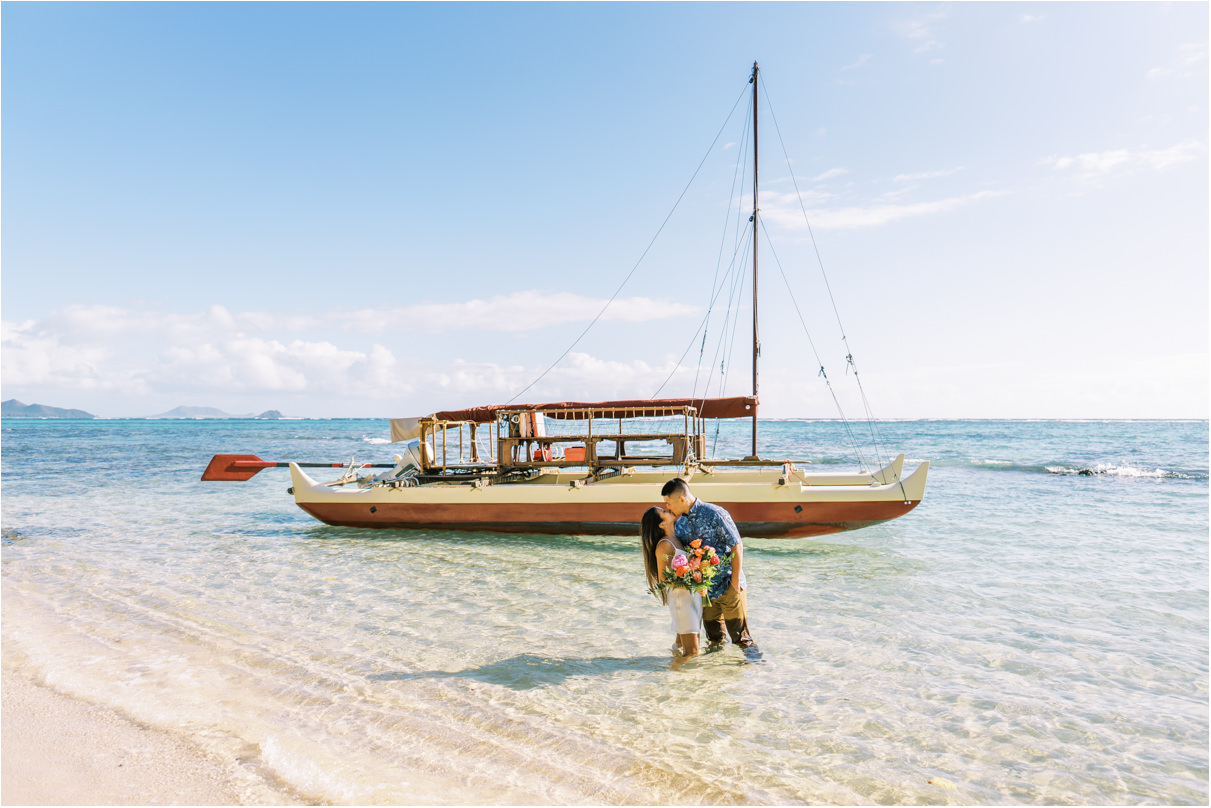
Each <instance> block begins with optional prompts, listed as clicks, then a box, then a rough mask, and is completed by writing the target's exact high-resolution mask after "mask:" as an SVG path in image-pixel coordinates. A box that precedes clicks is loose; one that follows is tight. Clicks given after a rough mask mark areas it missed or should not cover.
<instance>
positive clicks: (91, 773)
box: [0, 670, 306, 805]
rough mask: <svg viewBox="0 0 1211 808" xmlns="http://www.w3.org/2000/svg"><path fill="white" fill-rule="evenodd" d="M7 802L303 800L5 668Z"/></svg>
mask: <svg viewBox="0 0 1211 808" xmlns="http://www.w3.org/2000/svg"><path fill="white" fill-rule="evenodd" d="M2 744H3V750H2V751H3V772H2V777H3V779H2V783H3V784H2V786H0V802H2V803H3V804H4V805H302V804H306V803H304V802H302V801H300V800H299V798H298V797H297V796H294V795H290V794H287V793H284V792H282V791H279V790H277V789H275V788H274V787H272V786H271V785H269V784H266V783H264V782H263V781H259V782H257V781H254V780H255V778H250V773H249V772H247V771H244V770H242V769H241V768H240V767H239V766H238V764H237V763H235V762H234V761H224V760H220V759H218V758H216V757H214V756H212V755H209V754H207V753H206V752H204V751H202V750H201V749H199V748H198V747H196V746H194V745H193V744H191V743H189V742H188V741H187V740H185V739H183V738H179V737H177V736H174V735H171V734H169V733H166V732H160V731H157V730H154V729H149V728H147V727H144V726H140V725H138V724H136V723H134V722H131V721H129V720H127V719H125V718H123V717H122V716H120V715H119V714H117V713H115V712H113V711H112V710H108V709H105V708H103V707H98V706H96V705H92V704H89V703H87V702H83V701H79V700H77V699H73V698H69V697H67V696H64V695H62V694H60V693H57V692H55V691H54V690H51V689H49V688H46V687H43V686H41V685H38V684H35V683H33V682H30V681H28V680H26V679H24V678H21V677H20V676H19V675H17V674H14V673H13V672H11V671H9V670H5V671H4V672H3V736H2Z"/></svg>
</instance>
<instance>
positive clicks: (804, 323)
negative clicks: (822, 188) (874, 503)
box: [761, 222, 883, 466]
mask: <svg viewBox="0 0 1211 808" xmlns="http://www.w3.org/2000/svg"><path fill="white" fill-rule="evenodd" d="M761 232H762V233H765V241H766V244H767V245H768V246H769V251H770V253H771V254H772V255H773V256H774V263H775V264H776V265H777V266H778V272H779V274H781V275H782V282H783V283H784V284H786V293H787V294H788V295H790V299H791V303H793V304H794V306H795V314H797V315H799V324H800V325H802V326H803V333H804V334H805V335H806V336H807V344H808V345H810V346H811V348H812V354H813V355H814V356H815V357H816V364H817V365H819V366H820V373H819V376H820V377H821V378H823V379H824V386H825V387H827V388H828V393H829V395H831V396H832V397H833V403H834V404H836V405H837V412H838V413H839V414H840V415H841V423H842V424H843V425H844V426H845V433H846V434H847V435H849V440H850V442H851V443H852V444H853V446H854V454H855V455H857V458H858V465H859V466H863V465H865V461H864V460H863V458H862V449H861V448H860V447H859V445H858V440H857V438H856V437H855V436H854V433H853V430H852V429H850V426H849V419H848V418H846V417H845V410H844V409H843V408H842V407H841V402H840V400H839V399H838V398H837V391H836V390H834V389H833V384H832V382H830V381H829V380H828V373H826V372H825V370H824V363H823V362H821V361H820V352H819V351H817V350H816V343H815V341H814V340H813V339H812V335H811V332H810V331H809V330H808V328H807V321H806V320H804V319H803V312H801V311H800V310H799V301H798V300H796V299H795V293H794V291H793V290H792V289H791V282H790V279H789V278H787V277H786V271H785V270H784V269H783V268H782V261H781V260H780V259H779V258H778V251H777V250H775V249H774V242H773V241H772V240H771V239H770V237H769V231H767V230H766V229H765V222H761ZM875 454H876V456H878V448H877V447H876V449H875ZM879 465H880V466H882V465H883V461H882V459H881V458H880V460H879Z"/></svg>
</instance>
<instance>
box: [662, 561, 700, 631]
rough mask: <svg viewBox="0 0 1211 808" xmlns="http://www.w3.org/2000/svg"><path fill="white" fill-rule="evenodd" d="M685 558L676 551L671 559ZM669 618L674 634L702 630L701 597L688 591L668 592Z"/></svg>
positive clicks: (675, 590) (674, 590)
mask: <svg viewBox="0 0 1211 808" xmlns="http://www.w3.org/2000/svg"><path fill="white" fill-rule="evenodd" d="M677 556H683V557H684V556H685V551H684V550H678V551H677V552H675V553H674V554H673V558H676V557H677ZM668 601H669V616H670V617H671V618H672V621H673V633H674V634H697V633H698V632H699V631H701V630H702V595H700V594H698V593H697V592H691V591H690V590H688V589H670V590H668Z"/></svg>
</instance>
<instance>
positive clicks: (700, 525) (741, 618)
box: [660, 477, 755, 648]
mask: <svg viewBox="0 0 1211 808" xmlns="http://www.w3.org/2000/svg"><path fill="white" fill-rule="evenodd" d="M660 494H661V496H663V497H664V504H665V505H666V506H668V509H669V511H670V512H672V514H673V515H674V516H676V517H677V522H676V524H675V525H674V526H673V529H674V531H675V532H676V533H677V538H679V539H681V541H682V542H683V543H685V544H689V543H690V542H692V541H694V540H695V539H702V543H703V544H706V545H709V546H711V547H713V548H714V549H715V552H716V553H718V554H719V557H720V558H721V559H726V558H727V555H728V554H729V553H731V556H732V558H731V562H730V563H729V562H728V561H726V560H725V561H723V563H721V564H720V565H719V568H718V569H717V570H716V572H715V579H714V580H713V581H711V588H710V589H709V590H708V591H707V597H708V598H709V599H710V602H711V603H710V605H709V606H707V605H705V604H704V605H703V607H702V622H703V624H704V625H705V626H706V636H707V640H708V641H709V642H711V643H721V642H723V628H724V626H725V625H726V626H727V633H728V634H729V635H730V636H731V639H732V642H734V643H735V644H736V645H739V646H740V647H741V648H755V645H754V643H753V640H752V638H751V637H749V635H748V616H747V614H746V612H745V593H744V590H745V588H746V584H745V581H744V552H743V551H744V546H743V545H742V544H741V542H740V531H738V530H736V523H735V522H734V521H732V517H731V515H730V514H729V513H728V512H727V511H725V510H724V509H723V508H720V507H719V506H718V505H712V504H711V503H709V502H703V501H702V500H700V499H698V498H697V497H695V496H694V495H693V494H691V493H690V487H689V485H688V484H687V483H686V481H685V480H683V479H681V478H680V477H674V478H673V479H671V480H669V481H668V482H667V483H665V484H664V488H662V489H660Z"/></svg>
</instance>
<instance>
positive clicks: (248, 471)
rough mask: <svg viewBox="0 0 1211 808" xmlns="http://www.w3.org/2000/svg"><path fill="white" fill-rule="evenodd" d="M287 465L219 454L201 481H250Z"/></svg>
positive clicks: (341, 465) (373, 465) (327, 466)
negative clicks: (256, 475) (263, 471)
mask: <svg viewBox="0 0 1211 808" xmlns="http://www.w3.org/2000/svg"><path fill="white" fill-rule="evenodd" d="M296 465H299V466H302V467H305V468H314V469H320V468H323V469H340V468H344V467H345V465H346V464H345V463H298V464H296ZM289 467H290V464H289V463H275V462H274V461H272V460H262V459H261V458H259V457H257V456H256V455H234V454H220V455H215V456H214V457H212V458H210V464H209V465H208V466H206V471H204V472H202V479H203V480H207V481H209V480H240V481H243V480H250V479H252V477H253V475H255V474H256V473H257V472H258V471H260V470H261V469H273V468H278V469H282V468H289ZM361 468H367V469H393V468H395V464H394V463H364V464H362V465H361Z"/></svg>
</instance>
